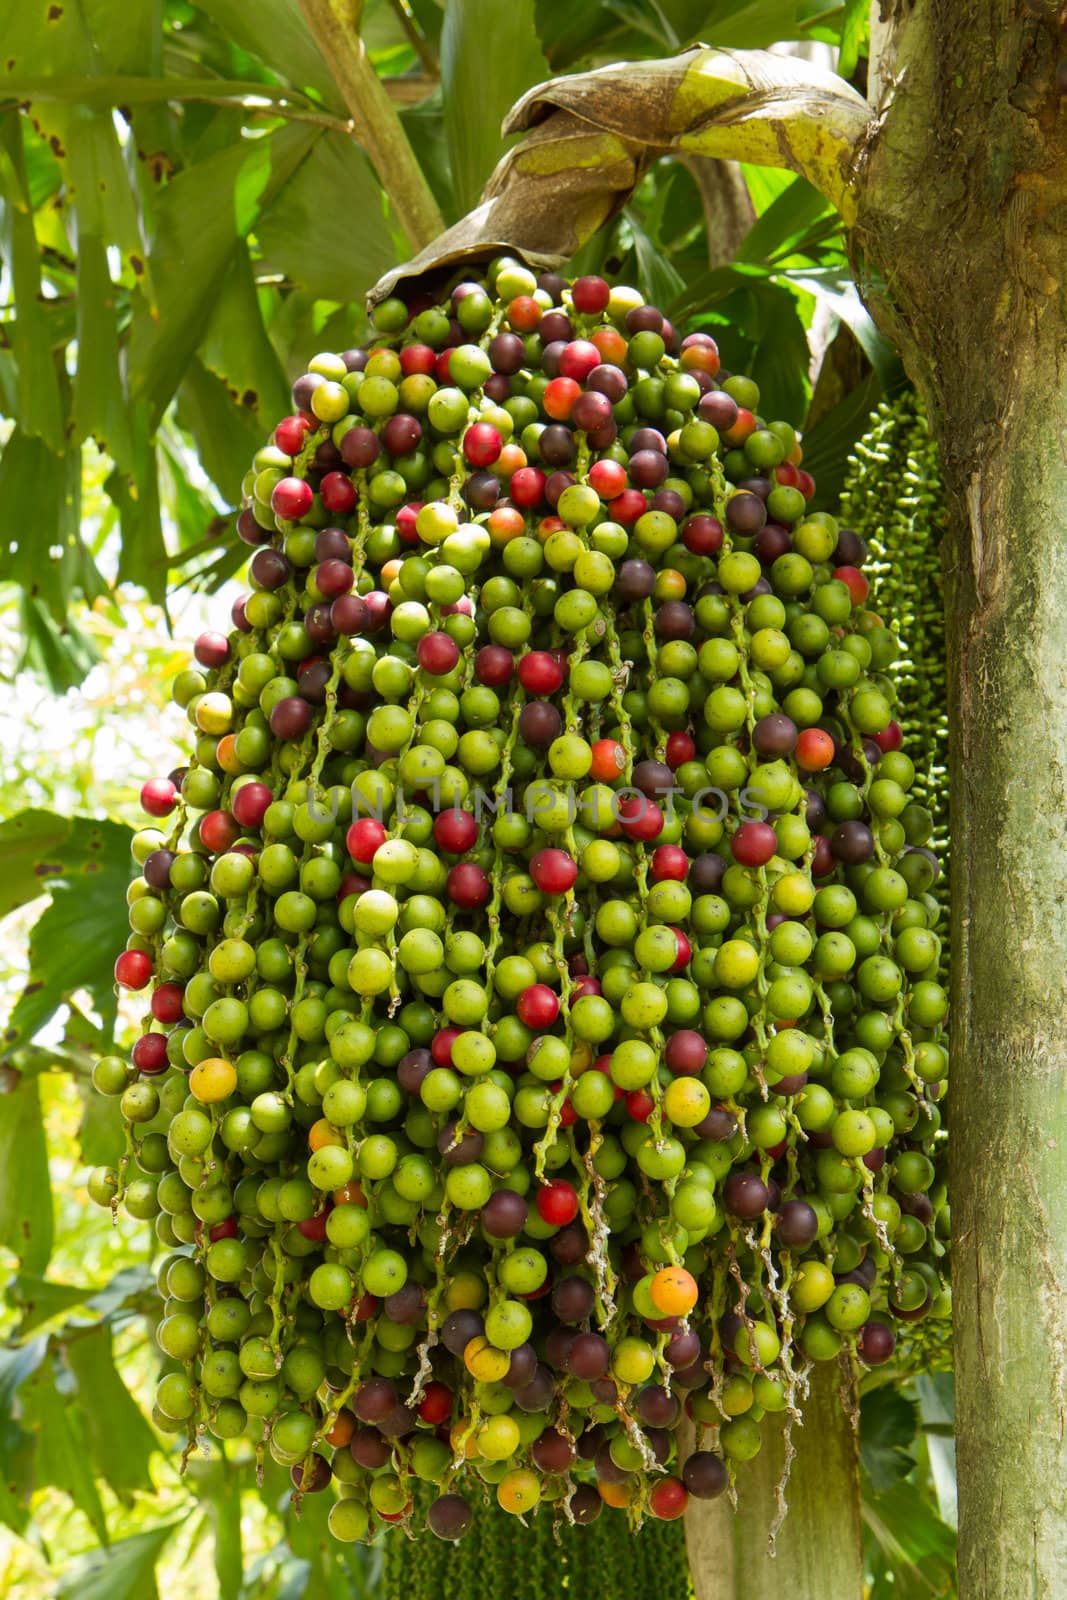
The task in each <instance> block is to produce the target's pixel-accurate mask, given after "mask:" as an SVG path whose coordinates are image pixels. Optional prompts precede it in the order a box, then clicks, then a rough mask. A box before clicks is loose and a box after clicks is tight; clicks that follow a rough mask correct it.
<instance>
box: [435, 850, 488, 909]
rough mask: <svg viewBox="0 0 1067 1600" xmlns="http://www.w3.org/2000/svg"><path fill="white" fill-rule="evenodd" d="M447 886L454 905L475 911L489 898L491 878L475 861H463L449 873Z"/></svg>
mask: <svg viewBox="0 0 1067 1600" xmlns="http://www.w3.org/2000/svg"><path fill="white" fill-rule="evenodd" d="M445 887H446V889H447V891H448V898H449V899H450V900H451V902H452V904H453V905H456V906H459V907H461V909H462V910H464V911H474V910H476V909H477V907H478V906H484V905H485V903H486V901H487V900H488V899H489V892H490V884H489V879H488V877H487V876H486V874H485V872H484V871H483V870H482V868H481V867H479V866H477V865H476V864H475V863H474V862H473V861H461V862H460V863H459V865H458V866H455V867H453V868H452V870H451V872H450V873H449V874H448V878H447V880H446V884H445Z"/></svg>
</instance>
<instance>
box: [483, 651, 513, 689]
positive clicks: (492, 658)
mask: <svg viewBox="0 0 1067 1600" xmlns="http://www.w3.org/2000/svg"><path fill="white" fill-rule="evenodd" d="M514 671H515V657H514V656H513V655H512V653H511V651H510V650H509V649H508V648H507V646H506V645H502V644H486V645H483V646H482V648H481V649H480V650H479V651H478V654H477V655H476V656H475V658H474V676H475V677H476V678H477V679H478V682H479V683H485V684H488V685H489V687H490V688H491V689H499V688H502V687H503V685H504V684H505V683H510V682H511V675H512V673H513V672H514Z"/></svg>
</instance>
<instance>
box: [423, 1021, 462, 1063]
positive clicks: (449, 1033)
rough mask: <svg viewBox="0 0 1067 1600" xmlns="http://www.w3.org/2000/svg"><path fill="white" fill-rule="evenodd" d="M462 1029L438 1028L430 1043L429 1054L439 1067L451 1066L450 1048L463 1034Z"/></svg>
mask: <svg viewBox="0 0 1067 1600" xmlns="http://www.w3.org/2000/svg"><path fill="white" fill-rule="evenodd" d="M463 1032H464V1030H463V1029H462V1028H451V1027H449V1028H438V1030H437V1032H436V1033H435V1034H434V1036H433V1038H432V1040H431V1041H430V1054H431V1055H432V1056H433V1058H434V1061H435V1063H436V1064H437V1066H439V1067H450V1066H451V1065H452V1046H453V1045H454V1044H455V1042H456V1040H457V1039H458V1038H459V1036H460V1034H461V1033H463Z"/></svg>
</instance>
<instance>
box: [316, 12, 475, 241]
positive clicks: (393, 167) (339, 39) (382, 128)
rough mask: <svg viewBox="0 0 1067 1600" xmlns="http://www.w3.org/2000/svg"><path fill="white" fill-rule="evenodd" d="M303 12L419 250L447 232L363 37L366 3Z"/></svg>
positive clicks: (357, 130) (365, 146)
mask: <svg viewBox="0 0 1067 1600" xmlns="http://www.w3.org/2000/svg"><path fill="white" fill-rule="evenodd" d="M300 9H301V11H302V12H303V14H304V20H305V21H306V23H307V25H308V29H309V31H310V32H311V35H312V37H313V38H314V40H315V42H316V44H317V45H318V47H319V49H320V50H321V51H322V54H323V57H324V58H325V60H326V61H327V62H328V64H329V67H330V71H331V73H332V74H333V79H334V82H335V83H336V84H337V87H338V89H339V90H340V91H341V97H342V99H343V100H344V102H345V105H346V106H347V108H348V113H349V116H350V117H351V118H352V125H353V130H354V133H355V136H356V138H357V139H358V140H359V143H360V144H361V145H362V146H363V149H364V150H365V151H366V153H367V155H368V157H369V158H370V161H371V165H372V166H373V167H374V170H375V172H376V173H377V175H378V180H379V182H380V183H381V185H382V188H383V189H384V190H385V192H386V194H387V195H388V196H389V202H390V204H391V205H392V207H393V210H394V211H395V212H396V214H397V218H398V220H399V222H400V225H401V227H402V228H403V230H404V232H405V233H406V234H407V236H408V239H409V241H410V242H411V244H412V246H413V247H414V248H415V249H419V248H421V247H422V246H424V245H426V244H428V243H429V241H430V240H431V239H433V238H434V237H435V236H436V235H437V234H439V233H440V232H441V230H442V228H443V227H444V222H443V220H442V217H441V213H440V211H439V210H438V206H437V202H436V200H435V199H434V197H433V194H432V192H431V190H430V186H429V184H428V183H427V182H426V179H425V177H424V175H423V172H422V168H421V167H420V166H419V164H418V162H417V160H416V159H415V154H414V151H413V150H412V148H411V145H410V144H409V143H408V138H407V135H406V134H405V132H404V129H403V126H402V124H401V121H400V118H399V116H398V114H397V111H396V108H395V106H394V105H393V103H392V101H391V100H390V98H389V94H388V91H387V90H386V88H385V86H384V84H383V83H382V81H381V79H380V78H379V77H378V74H377V73H376V72H375V70H374V67H373V66H372V64H371V62H370V61H369V59H368V57H367V52H366V49H365V48H364V45H363V40H362V39H361V38H360V35H359V16H360V12H361V10H362V4H361V0H300Z"/></svg>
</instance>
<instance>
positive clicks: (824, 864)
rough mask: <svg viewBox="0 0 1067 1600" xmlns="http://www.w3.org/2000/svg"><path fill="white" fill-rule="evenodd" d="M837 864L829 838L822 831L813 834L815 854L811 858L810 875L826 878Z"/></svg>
mask: <svg viewBox="0 0 1067 1600" xmlns="http://www.w3.org/2000/svg"><path fill="white" fill-rule="evenodd" d="M836 865H837V860H836V858H835V856H834V852H833V849H832V847H831V845H830V841H829V839H828V838H827V837H826V835H825V834H824V833H817V834H816V835H815V854H814V855H813V856H812V859H811V875H812V877H813V878H828V877H829V875H830V873H831V872H833V870H834V868H835V867H836Z"/></svg>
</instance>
